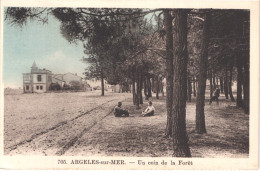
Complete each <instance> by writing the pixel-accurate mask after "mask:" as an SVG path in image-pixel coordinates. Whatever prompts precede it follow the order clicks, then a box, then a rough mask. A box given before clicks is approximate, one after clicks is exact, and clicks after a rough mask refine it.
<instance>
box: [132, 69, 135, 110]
mask: <svg viewBox="0 0 260 172" xmlns="http://www.w3.org/2000/svg"><path fill="white" fill-rule="evenodd" d="M132 94H133V104H134V105H135V103H136V101H135V99H136V98H135V69H134V67H133V69H132Z"/></svg>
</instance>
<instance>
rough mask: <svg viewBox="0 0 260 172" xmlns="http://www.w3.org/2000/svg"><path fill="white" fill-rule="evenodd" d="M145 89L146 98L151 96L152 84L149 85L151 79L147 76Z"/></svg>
mask: <svg viewBox="0 0 260 172" xmlns="http://www.w3.org/2000/svg"><path fill="white" fill-rule="evenodd" d="M147 91H148V98H150V97H152V85H151V79H150V78H149V77H148V78H147Z"/></svg>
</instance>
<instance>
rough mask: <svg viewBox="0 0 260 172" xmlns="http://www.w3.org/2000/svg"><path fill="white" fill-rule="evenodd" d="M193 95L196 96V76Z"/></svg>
mask: <svg viewBox="0 0 260 172" xmlns="http://www.w3.org/2000/svg"><path fill="white" fill-rule="evenodd" d="M193 96H194V97H196V81H195V77H193Z"/></svg>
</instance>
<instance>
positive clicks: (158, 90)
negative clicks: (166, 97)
mask: <svg viewBox="0 0 260 172" xmlns="http://www.w3.org/2000/svg"><path fill="white" fill-rule="evenodd" d="M159 92H160V82H159V76H156V99H159Z"/></svg>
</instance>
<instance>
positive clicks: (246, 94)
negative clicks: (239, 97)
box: [243, 56, 250, 114]
mask: <svg viewBox="0 0 260 172" xmlns="http://www.w3.org/2000/svg"><path fill="white" fill-rule="evenodd" d="M245 58H246V60H245V63H244V85H243V92H244V111H245V113H246V114H249V93H250V91H249V88H250V87H249V76H250V73H249V57H248V56H247V57H245Z"/></svg>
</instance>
